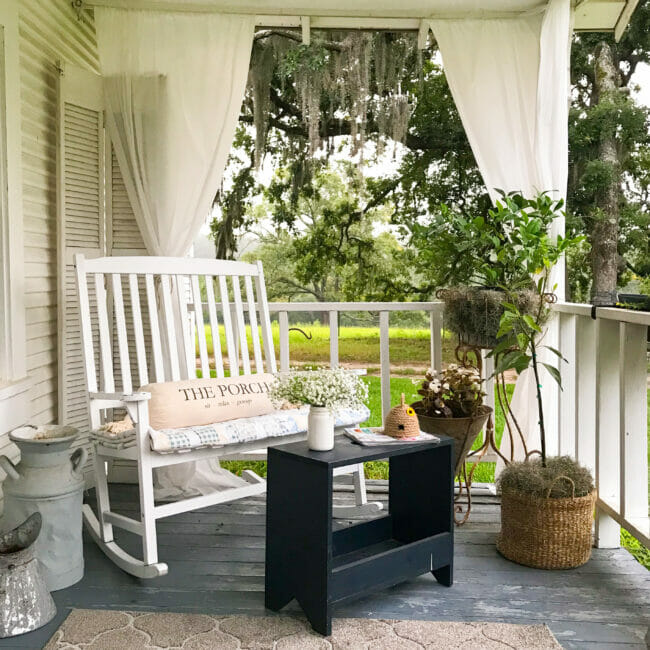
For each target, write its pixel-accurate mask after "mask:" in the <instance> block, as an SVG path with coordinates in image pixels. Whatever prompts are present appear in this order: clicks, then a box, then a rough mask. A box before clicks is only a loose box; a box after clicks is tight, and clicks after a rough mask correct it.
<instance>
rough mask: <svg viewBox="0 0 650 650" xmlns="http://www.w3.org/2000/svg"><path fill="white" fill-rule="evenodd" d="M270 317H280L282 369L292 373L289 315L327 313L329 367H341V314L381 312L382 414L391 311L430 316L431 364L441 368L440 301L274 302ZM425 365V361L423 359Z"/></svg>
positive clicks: (385, 402) (387, 407)
mask: <svg viewBox="0 0 650 650" xmlns="http://www.w3.org/2000/svg"><path fill="white" fill-rule="evenodd" d="M269 311H270V312H271V314H273V313H277V314H278V323H279V327H280V370H289V366H290V363H291V360H290V352H289V314H290V313H306V312H320V313H326V314H327V315H328V319H329V329H330V360H329V363H330V367H332V368H336V367H337V366H338V365H339V314H341V313H342V312H356V313H359V312H365V313H369V312H370V313H379V364H380V378H381V412H382V415H386V413H387V412H388V411H389V410H390V407H391V404H390V342H389V327H390V322H389V321H390V313H391V312H405V311H423V312H427V313H428V314H429V324H430V332H431V333H430V346H429V349H430V363H431V367H432V368H436V369H441V368H442V312H443V304H442V303H441V302H302V303H301V302H275V303H273V302H272V303H269ZM423 361H424V362H425V363H426V361H425V360H424V359H423Z"/></svg>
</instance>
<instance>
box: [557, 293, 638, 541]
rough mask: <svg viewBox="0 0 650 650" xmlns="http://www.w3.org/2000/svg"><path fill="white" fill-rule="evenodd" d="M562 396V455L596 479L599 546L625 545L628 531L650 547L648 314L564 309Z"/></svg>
mask: <svg viewBox="0 0 650 650" xmlns="http://www.w3.org/2000/svg"><path fill="white" fill-rule="evenodd" d="M553 309H554V310H555V311H556V312H557V314H558V317H559V348H560V351H561V352H562V353H563V355H564V356H565V357H566V358H567V360H568V364H562V378H563V389H564V390H563V391H562V392H561V393H560V396H559V408H558V413H557V416H558V427H557V430H558V440H557V448H558V450H559V452H560V453H562V454H568V455H571V456H574V457H575V458H577V459H578V460H579V461H580V462H581V463H583V464H584V465H586V466H587V467H589V468H590V469H591V470H592V471H593V472H594V475H595V477H596V487H597V489H598V501H597V504H596V507H597V516H596V544H597V546H600V547H604V548H613V547H617V546H619V544H620V527H621V526H623V527H624V528H626V529H627V530H628V531H629V532H630V533H632V534H633V535H634V536H635V537H636V538H637V539H639V541H641V542H642V543H643V544H645V545H646V546H650V529H649V520H648V439H647V426H648V417H647V409H648V404H647V386H648V380H647V375H648V373H647V363H648V362H647V334H648V326H649V325H650V313H649V312H634V311H628V310H621V309H613V308H599V309H597V310H596V318H592V315H591V310H592V308H591V305H581V304H573V303H558V304H556V305H554V306H553Z"/></svg>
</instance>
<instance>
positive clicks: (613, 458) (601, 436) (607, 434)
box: [596, 320, 621, 548]
mask: <svg viewBox="0 0 650 650" xmlns="http://www.w3.org/2000/svg"><path fill="white" fill-rule="evenodd" d="M620 362H621V355H620V324H619V323H618V322H617V321H610V320H599V322H598V384H597V391H596V395H597V418H598V419H597V426H596V487H597V489H598V497H599V499H601V500H602V501H604V502H606V503H608V504H609V505H610V506H611V507H612V508H614V509H618V506H619V499H620V480H619V472H620V428H621V415H620V413H621V410H620V408H621V399H620V390H621V381H620ZM619 545H620V526H619V525H618V524H617V523H616V522H615V521H614V519H612V518H611V517H610V516H609V515H607V514H605V513H604V512H603V511H602V510H599V511H597V514H596V546H598V547H599V548H617V547H618V546H619Z"/></svg>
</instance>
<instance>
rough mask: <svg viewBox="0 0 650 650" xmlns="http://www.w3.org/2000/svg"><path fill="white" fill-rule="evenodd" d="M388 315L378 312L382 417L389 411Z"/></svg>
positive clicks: (384, 312)
mask: <svg viewBox="0 0 650 650" xmlns="http://www.w3.org/2000/svg"><path fill="white" fill-rule="evenodd" d="M389 315H390V312H387V311H380V312H379V364H380V369H381V370H380V372H381V414H382V419H383V418H385V417H386V414H387V413H388V411H390V355H389V353H388V347H389V337H390V330H389Z"/></svg>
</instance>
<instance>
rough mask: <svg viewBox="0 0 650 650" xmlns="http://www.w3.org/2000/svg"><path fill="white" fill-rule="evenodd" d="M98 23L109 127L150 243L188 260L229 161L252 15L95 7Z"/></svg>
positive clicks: (156, 249) (151, 250) (152, 248)
mask: <svg viewBox="0 0 650 650" xmlns="http://www.w3.org/2000/svg"><path fill="white" fill-rule="evenodd" d="M95 23H96V28H97V41H98V48H99V59H100V66H101V70H102V74H103V76H104V88H105V101H106V123H107V128H108V130H109V133H110V136H111V139H112V141H113V145H114V147H115V153H116V156H117V159H118V163H119V166H120V170H121V172H122V175H123V177H124V182H125V185H126V188H127V192H128V195H129V199H130V201H131V204H132V206H133V210H134V212H135V216H136V219H137V222H138V226H139V227H140V231H141V233H142V236H143V239H144V243H145V245H146V247H147V250H148V252H149V253H150V254H151V255H171V256H182V255H186V254H187V252H188V251H189V249H190V247H191V245H192V241H193V239H194V237H195V236H196V234H197V233H198V231H199V229H200V227H201V225H202V224H204V223H205V220H206V218H207V216H208V214H209V211H210V207H211V205H212V200H213V198H214V196H215V193H216V191H217V189H218V188H219V184H220V182H221V177H222V175H223V171H224V169H225V166H226V162H227V160H228V154H229V152H230V146H231V144H232V139H233V136H234V133H235V128H236V125H237V119H238V117H239V112H240V109H241V103H242V100H243V97H244V91H245V87H246V78H247V76H248V67H249V62H250V55H251V48H252V43H253V33H254V28H255V17H254V16H238V15H220V14H198V13H195V14H184V13H174V12H162V11H137V10H128V9H113V8H104V7H96V8H95Z"/></svg>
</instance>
